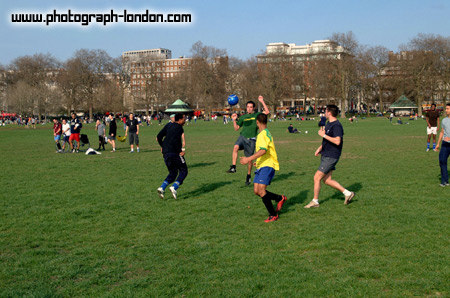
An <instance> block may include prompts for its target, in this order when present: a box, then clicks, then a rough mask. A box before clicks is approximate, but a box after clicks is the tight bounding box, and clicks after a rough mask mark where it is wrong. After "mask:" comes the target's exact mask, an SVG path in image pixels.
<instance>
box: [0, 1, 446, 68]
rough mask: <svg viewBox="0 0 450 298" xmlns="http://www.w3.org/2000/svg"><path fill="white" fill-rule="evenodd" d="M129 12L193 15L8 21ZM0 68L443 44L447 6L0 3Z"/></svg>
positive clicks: (418, 3)
mask: <svg viewBox="0 0 450 298" xmlns="http://www.w3.org/2000/svg"><path fill="white" fill-rule="evenodd" d="M53 9H57V10H58V12H62V13H64V12H67V10H68V9H71V10H72V11H73V12H93V13H98V12H105V13H108V12H109V11H110V10H111V9H115V12H119V13H121V12H122V11H123V9H127V10H128V11H133V12H144V11H145V9H149V10H150V11H152V12H164V13H183V12H188V13H191V14H192V23H190V24H185V25H180V24H167V23H166V24H162V25H155V24H140V25H138V26H136V25H134V26H133V25H127V24H124V23H120V24H114V25H108V26H102V25H89V26H87V27H83V26H81V25H70V26H62V25H61V24H53V25H50V26H45V25H44V24H35V25H29V24H28V25H19V24H17V23H14V24H13V23H12V22H11V13H19V12H34V13H39V12H40V13H49V12H52V11H53ZM0 13H1V14H0V18H1V19H0V54H1V55H0V64H3V65H6V64H9V63H11V61H12V60H14V59H15V58H17V57H19V56H24V55H33V54H35V53H51V54H52V55H53V56H55V57H56V58H58V59H60V60H65V59H67V58H69V57H71V56H72V55H73V53H74V51H76V50H77V49H81V48H87V49H104V50H106V51H107V52H108V53H109V54H110V55H111V56H113V57H117V56H120V55H121V53H122V52H124V51H129V50H142V49H151V48H160V47H162V48H168V49H170V50H172V54H173V56H174V57H178V56H189V55H190V48H191V46H192V44H193V43H195V42H196V41H198V40H200V41H202V42H203V43H204V44H206V45H211V46H215V47H217V48H221V49H226V50H227V52H228V54H229V55H231V56H236V57H238V58H241V59H246V58H249V57H251V56H252V55H256V54H258V53H260V52H261V51H263V50H264V49H265V46H266V44H268V43H270V42H286V43H296V44H307V43H311V42H313V41H314V40H319V39H326V38H327V37H329V36H330V35H331V34H332V33H333V32H347V31H353V33H354V35H355V36H356V38H357V39H358V41H359V42H360V43H361V44H366V45H382V46H385V47H387V48H388V49H391V50H394V51H397V50H398V47H399V45H401V44H403V43H406V42H408V41H409V40H410V39H411V38H413V37H415V36H416V35H417V34H418V33H433V34H440V35H443V36H450V17H449V16H450V1H447V0H445V1H444V0H442V1H441V0H430V1H427V0H421V1H418V0H397V1H396V0H390V1H385V0H376V1H375V0H373V1H372V0H354V1H353V0H341V1H320V0H316V1H313V0H309V1H284V0H281V1H280V0H278V1H265V0H259V1H244V0H241V1H203V0H190V1H187V0H186V1H179V0H172V1H168V0H164V1H163V0H153V1H113V0H111V1H105V0H103V1H102V0H97V1H80V0H78V1H50V0H42V1H21V0H15V1H8V0H1V1H0Z"/></svg>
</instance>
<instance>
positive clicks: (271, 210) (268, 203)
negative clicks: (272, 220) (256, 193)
mask: <svg viewBox="0 0 450 298" xmlns="http://www.w3.org/2000/svg"><path fill="white" fill-rule="evenodd" d="M269 197H270V196H269V193H267V194H266V195H265V196H264V197H262V198H261V199H262V201H263V203H264V205H265V206H266V209H267V211H268V212H269V214H270V216H276V215H277V213H276V212H275V208H273V205H272V201H271V200H270V198H269Z"/></svg>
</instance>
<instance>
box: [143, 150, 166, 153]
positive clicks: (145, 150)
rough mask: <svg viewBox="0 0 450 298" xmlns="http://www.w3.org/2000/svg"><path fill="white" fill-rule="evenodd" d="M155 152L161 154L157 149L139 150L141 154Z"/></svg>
mask: <svg viewBox="0 0 450 298" xmlns="http://www.w3.org/2000/svg"><path fill="white" fill-rule="evenodd" d="M156 151H159V152H161V150H159V149H140V153H141V152H156Z"/></svg>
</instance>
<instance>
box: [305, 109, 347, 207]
mask: <svg viewBox="0 0 450 298" xmlns="http://www.w3.org/2000/svg"><path fill="white" fill-rule="evenodd" d="M338 111H339V109H338V107H337V106H335V105H328V106H327V109H326V111H325V117H327V119H328V123H327V124H326V125H325V128H324V129H319V132H318V133H319V136H321V137H322V138H323V139H322V145H320V147H319V148H317V150H316V152H315V156H319V154H322V157H321V160H320V166H319V169H318V170H317V172H316V174H315V175H314V198H313V200H312V201H311V202H310V203H309V204H308V205H306V206H305V208H312V207H319V206H320V205H319V193H320V187H321V181H323V182H324V183H325V184H326V185H328V186H331V187H333V188H335V189H337V190H339V191H340V192H342V193H343V194H344V196H345V201H344V204H345V205H347V204H349V203H350V201H351V200H352V198H353V197H354V196H355V193H353V192H351V191H348V190H347V189H345V188H344V187H342V185H340V184H339V183H338V182H337V181H335V180H333V179H332V177H331V175H332V174H333V171H334V170H336V168H335V166H336V164H337V163H338V161H339V158H340V157H341V153H342V145H343V144H344V129H343V127H342V124H341V123H340V122H339V120H337V118H336V117H337V115H338Z"/></svg>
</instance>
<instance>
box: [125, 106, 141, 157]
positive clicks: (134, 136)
mask: <svg viewBox="0 0 450 298" xmlns="http://www.w3.org/2000/svg"><path fill="white" fill-rule="evenodd" d="M128 117H129V119H128V120H127V122H126V124H127V128H126V130H125V137H126V136H127V135H128V133H130V136H129V142H130V147H131V151H130V153H134V144H136V150H137V152H139V120H137V119H136V118H134V114H133V113H130V115H129V116H128Z"/></svg>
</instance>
